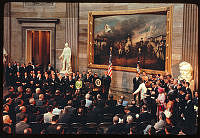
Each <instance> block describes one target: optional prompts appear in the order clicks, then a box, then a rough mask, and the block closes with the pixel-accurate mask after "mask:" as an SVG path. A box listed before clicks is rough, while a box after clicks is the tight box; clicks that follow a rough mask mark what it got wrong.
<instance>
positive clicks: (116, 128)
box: [107, 116, 123, 134]
mask: <svg viewBox="0 0 200 138" xmlns="http://www.w3.org/2000/svg"><path fill="white" fill-rule="evenodd" d="M118 122H119V117H118V116H114V117H113V124H112V125H111V126H109V127H108V131H107V134H121V131H122V130H123V129H122V125H121V124H119V123H118Z"/></svg>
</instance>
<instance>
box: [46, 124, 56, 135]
mask: <svg viewBox="0 0 200 138" xmlns="http://www.w3.org/2000/svg"><path fill="white" fill-rule="evenodd" d="M57 126H58V125H57V124H51V125H49V126H48V127H47V129H46V130H47V134H58V131H57Z"/></svg>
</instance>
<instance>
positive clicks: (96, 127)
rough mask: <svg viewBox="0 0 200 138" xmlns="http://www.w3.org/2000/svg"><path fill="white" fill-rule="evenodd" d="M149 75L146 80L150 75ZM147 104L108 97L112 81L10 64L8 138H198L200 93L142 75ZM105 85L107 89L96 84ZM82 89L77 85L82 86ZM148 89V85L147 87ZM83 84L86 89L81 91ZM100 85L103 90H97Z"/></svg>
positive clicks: (5, 111) (167, 78)
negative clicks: (75, 137) (14, 137)
mask: <svg viewBox="0 0 200 138" xmlns="http://www.w3.org/2000/svg"><path fill="white" fill-rule="evenodd" d="M145 75H146V74H145ZM140 77H141V80H143V83H145V87H146V88H147V92H146V96H145V98H144V99H143V102H141V103H139V104H138V103H137V102H136V101H135V100H134V99H133V100H131V101H130V102H129V103H126V101H125V97H124V96H120V98H119V99H117V100H116V97H114V96H113V95H112V94H108V91H109V87H110V81H111V80H110V77H109V76H108V75H107V73H106V72H105V74H104V75H103V76H99V75H98V74H97V73H94V74H93V73H92V72H91V71H90V70H89V71H88V72H86V71H83V72H82V73H79V72H76V73H71V74H68V73H66V74H65V75H64V76H62V75H61V74H59V72H58V71H56V70H55V69H54V68H53V67H52V66H51V65H50V64H49V65H48V67H47V68H46V69H45V70H44V71H43V69H42V68H40V66H39V65H35V66H34V65H32V64H31V63H29V64H28V65H27V66H26V65H25V64H22V65H21V66H20V65H19V63H13V64H11V63H9V64H8V66H7V68H6V84H7V87H6V89H8V92H9V93H8V94H7V95H6V96H4V97H3V113H2V114H3V131H4V132H6V133H8V134H125V135H137V134H138V135H166V134H174V135H187V134H196V129H197V112H198V91H194V94H192V92H191V90H190V88H189V83H188V82H185V80H181V81H178V80H176V79H174V78H172V77H171V75H169V74H168V75H160V74H158V75H155V76H154V75H150V76H148V75H146V76H144V75H141V74H140ZM96 79H100V80H101V83H102V85H100V86H99V84H96V82H95V80H96ZM80 81H81V82H82V83H77V82H80ZM141 83H142V82H141ZM76 84H81V85H76ZM96 85H97V86H96Z"/></svg>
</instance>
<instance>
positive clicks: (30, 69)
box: [26, 65, 33, 74]
mask: <svg viewBox="0 0 200 138" xmlns="http://www.w3.org/2000/svg"><path fill="white" fill-rule="evenodd" d="M32 70H33V66H32V65H28V66H27V67H26V71H27V73H28V74H29V73H30V72H31V71H32Z"/></svg>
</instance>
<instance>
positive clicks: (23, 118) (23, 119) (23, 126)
mask: <svg viewBox="0 0 200 138" xmlns="http://www.w3.org/2000/svg"><path fill="white" fill-rule="evenodd" d="M20 120H21V121H20V122H19V123H17V124H16V134H24V129H26V128H29V124H27V114H21V116H20Z"/></svg>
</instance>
